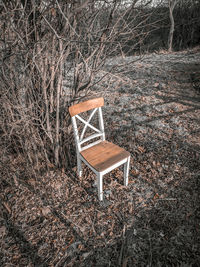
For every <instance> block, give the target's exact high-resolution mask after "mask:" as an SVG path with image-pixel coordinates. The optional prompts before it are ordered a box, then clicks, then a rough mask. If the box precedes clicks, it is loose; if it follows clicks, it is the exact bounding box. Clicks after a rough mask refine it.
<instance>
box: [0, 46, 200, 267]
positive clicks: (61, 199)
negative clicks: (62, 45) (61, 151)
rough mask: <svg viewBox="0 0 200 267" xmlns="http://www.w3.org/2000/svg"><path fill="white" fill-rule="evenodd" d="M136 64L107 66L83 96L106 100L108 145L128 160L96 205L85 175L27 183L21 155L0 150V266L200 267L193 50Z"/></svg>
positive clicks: (196, 54) (48, 176)
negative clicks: (126, 176) (125, 173)
mask: <svg viewBox="0 0 200 267" xmlns="http://www.w3.org/2000/svg"><path fill="white" fill-rule="evenodd" d="M136 59H137V60H138V58H136V57H129V58H124V59H123V58H114V59H113V58H112V59H110V60H108V61H107V64H106V66H105V68H104V72H102V73H105V72H106V71H108V69H110V67H113V66H118V67H117V69H116V71H117V72H118V74H117V75H116V72H115V75H114V74H113V75H112V74H110V75H109V76H106V77H105V78H104V79H103V80H102V82H101V84H99V85H98V86H96V88H95V89H96V91H95V90H94V91H92V92H91V95H92V96H100V95H102V96H103V97H104V98H105V101H106V105H105V107H104V110H103V112H104V120H105V124H106V129H107V131H106V133H107V134H106V137H107V139H108V140H109V141H113V142H115V143H117V144H119V145H121V146H123V147H124V148H126V149H127V150H128V151H130V152H131V156H132V159H131V169H130V182H129V185H128V187H124V186H123V185H122V184H123V181H122V171H121V170H120V169H119V170H114V171H113V172H112V173H111V174H109V175H106V176H105V179H104V190H105V199H104V201H103V202H102V203H100V202H99V201H98V198H97V190H96V185H95V177H94V175H93V173H92V172H90V171H89V170H88V169H87V168H85V169H84V174H83V178H82V179H81V180H80V179H79V178H78V177H77V175H76V167H74V168H73V169H71V170H65V169H63V170H55V169H54V168H53V166H49V171H46V170H45V168H44V169H43V173H42V174H41V175H40V176H37V178H34V177H32V176H31V175H30V174H29V173H28V172H24V171H23V170H24V169H25V168H24V166H23V164H26V161H25V159H24V158H23V157H20V156H17V157H15V155H14V154H6V152H5V151H6V150H4V148H2V149H1V157H0V158H1V184H0V201H1V209H0V265H1V266H30V267H31V266H56V267H59V266H60V267H61V266H123V267H126V266H192V267H197V266H199V265H200V253H199V247H200V233H199V230H200V221H199V219H200V209H199V188H200V184H199V176H200V167H199V166H200V157H199V153H200V138H199V136H200V128H199V122H200V121H199V118H200V116H199V115H200V104H199V101H200V95H199V91H198V90H196V89H198V87H197V86H196V87H195V88H196V89H194V88H193V81H192V79H191V77H193V76H191V74H192V75H195V77H198V76H199V74H200V73H199V67H200V63H199V62H200V50H199V48H197V49H196V50H191V51H190V50H187V51H184V52H178V53H170V54H167V53H166V54H164V53H163V54H149V55H146V56H144V57H143V58H141V59H140V61H137V62H136V63H131V61H135V60H136ZM119 63H120V64H121V67H119ZM102 75H103V74H102ZM197 80H198V79H197ZM74 156H75V151H74V150H72V152H71V157H72V165H74V166H75V162H74V161H73V159H74ZM42 167H43V166H42V162H40V168H41V169H42Z"/></svg>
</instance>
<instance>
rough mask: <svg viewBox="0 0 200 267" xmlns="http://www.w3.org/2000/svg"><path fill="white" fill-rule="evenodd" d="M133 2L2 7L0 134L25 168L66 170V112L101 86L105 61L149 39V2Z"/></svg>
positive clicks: (69, 148)
mask: <svg viewBox="0 0 200 267" xmlns="http://www.w3.org/2000/svg"><path fill="white" fill-rule="evenodd" d="M137 2H139V1H137V0H135V1H133V2H131V4H130V3H129V1H88V0H86V1H76V2H75V1H62V0H60V1H58V0H53V1H45V0H44V1H26V0H14V1H6V0H3V1H1V3H0V17H1V19H0V24H1V27H0V34H1V40H0V50H1V59H0V60H1V69H0V81H1V88H0V90H1V95H0V103H1V106H0V111H1V121H0V131H1V136H2V141H3V146H4V147H6V148H7V150H10V151H11V152H12V153H13V152H14V153H16V154H17V155H18V154H22V155H23V157H24V159H25V161H26V163H27V165H28V167H29V168H30V166H31V167H32V169H33V170H36V169H38V170H39V169H40V168H41V166H43V167H45V168H46V167H48V166H51V165H52V164H54V165H57V166H60V167H63V166H64V167H69V166H71V161H72V158H73V142H72V134H71V126H70V119H69V115H68V107H69V106H70V105H71V104H72V103H74V102H76V101H78V100H80V99H82V98H84V97H85V96H86V95H88V93H89V92H90V90H91V88H93V86H94V85H95V83H97V82H98V81H100V79H101V78H97V77H98V75H97V74H98V72H99V71H100V70H101V68H102V66H103V64H104V63H105V60H106V58H108V57H109V56H113V55H118V54H125V53H126V52H128V53H130V52H131V51H133V50H134V48H135V47H136V46H137V45H138V44H141V43H142V41H143V39H144V38H145V37H146V36H147V35H148V32H147V31H146V30H145V29H146V28H145V27H144V26H145V24H146V20H147V17H148V16H149V15H150V14H148V13H147V12H145V13H144V12H143V8H144V7H145V6H146V4H147V3H148V4H149V3H150V2H151V1H146V2H145V1H143V2H142V4H141V6H140V7H139V6H138V4H137ZM130 18H134V20H133V19H130ZM139 18H140V19H139ZM124 48H125V49H124Z"/></svg>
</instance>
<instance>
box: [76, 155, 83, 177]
mask: <svg viewBox="0 0 200 267" xmlns="http://www.w3.org/2000/svg"><path fill="white" fill-rule="evenodd" d="M77 170H78V176H79V177H81V176H82V166H81V159H80V157H79V156H78V155H77Z"/></svg>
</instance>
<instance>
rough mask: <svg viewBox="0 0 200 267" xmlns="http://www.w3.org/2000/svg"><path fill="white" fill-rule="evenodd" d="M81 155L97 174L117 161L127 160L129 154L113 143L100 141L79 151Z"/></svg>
mask: <svg viewBox="0 0 200 267" xmlns="http://www.w3.org/2000/svg"><path fill="white" fill-rule="evenodd" d="M81 155H82V156H83V158H84V159H85V160H86V161H87V162H88V164H89V165H90V166H91V167H93V168H94V169H95V170H96V171H98V172H102V171H104V170H106V169H108V168H110V167H111V166H113V165H114V164H116V163H118V162H119V161H121V160H123V159H126V158H128V157H129V156H130V153H129V152H127V151H126V150H125V149H123V148H121V147H119V146H117V145H115V144H113V143H110V142H108V141H102V142H101V143H99V144H97V145H94V146H92V147H90V148H88V149H85V150H83V151H81Z"/></svg>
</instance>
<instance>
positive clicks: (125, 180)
mask: <svg viewBox="0 0 200 267" xmlns="http://www.w3.org/2000/svg"><path fill="white" fill-rule="evenodd" d="M129 165H130V157H128V158H127V162H126V163H125V164H124V185H125V186H127V185H128V173H129Z"/></svg>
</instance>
